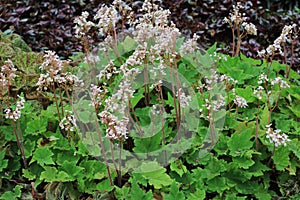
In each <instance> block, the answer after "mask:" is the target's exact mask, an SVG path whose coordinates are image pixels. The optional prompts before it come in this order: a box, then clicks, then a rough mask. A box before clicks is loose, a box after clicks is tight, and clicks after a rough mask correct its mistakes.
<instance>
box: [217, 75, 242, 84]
mask: <svg viewBox="0 0 300 200" xmlns="http://www.w3.org/2000/svg"><path fill="white" fill-rule="evenodd" d="M220 81H221V82H224V83H225V84H237V82H238V81H237V80H235V79H233V78H232V77H230V76H227V75H226V74H222V75H221V76H220Z"/></svg>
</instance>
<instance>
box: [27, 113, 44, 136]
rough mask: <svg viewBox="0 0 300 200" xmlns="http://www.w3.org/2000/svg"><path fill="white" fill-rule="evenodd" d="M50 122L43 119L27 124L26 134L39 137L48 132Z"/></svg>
mask: <svg viewBox="0 0 300 200" xmlns="http://www.w3.org/2000/svg"><path fill="white" fill-rule="evenodd" d="M47 125H48V121H47V120H46V119H43V118H41V117H38V118H35V119H34V120H32V121H29V122H28V123H27V127H26V129H25V133H27V134H28V135H30V134H31V135H39V134H41V133H45V132H46V131H47Z"/></svg>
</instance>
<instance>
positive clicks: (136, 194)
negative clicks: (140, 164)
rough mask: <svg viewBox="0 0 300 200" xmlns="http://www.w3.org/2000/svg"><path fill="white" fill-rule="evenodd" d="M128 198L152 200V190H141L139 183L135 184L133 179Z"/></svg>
mask: <svg viewBox="0 0 300 200" xmlns="http://www.w3.org/2000/svg"><path fill="white" fill-rule="evenodd" d="M130 199H132V200H136V199H145V200H152V199H153V196H152V192H151V190H150V191H148V192H147V193H146V192H145V191H144V190H142V189H141V188H140V187H139V185H138V184H137V182H136V181H133V183H132V187H131V190H130Z"/></svg>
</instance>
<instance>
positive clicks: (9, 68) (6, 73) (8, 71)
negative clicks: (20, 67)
mask: <svg viewBox="0 0 300 200" xmlns="http://www.w3.org/2000/svg"><path fill="white" fill-rule="evenodd" d="M16 71H17V68H15V66H14V64H13V63H12V61H11V60H9V59H8V60H7V61H5V64H4V65H3V66H2V67H1V72H0V85H1V86H2V87H3V88H8V83H10V81H11V80H13V79H14V78H16V77H17V75H16V73H15V72H16Z"/></svg>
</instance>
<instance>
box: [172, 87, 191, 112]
mask: <svg viewBox="0 0 300 200" xmlns="http://www.w3.org/2000/svg"><path fill="white" fill-rule="evenodd" d="M176 96H177V97H178V99H179V100H180V101H179V102H180V106H181V107H182V108H185V107H187V106H189V105H190V102H191V101H192V97H191V96H189V95H186V94H185V92H184V91H183V89H182V88H179V89H178V92H177V93H176Z"/></svg>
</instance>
